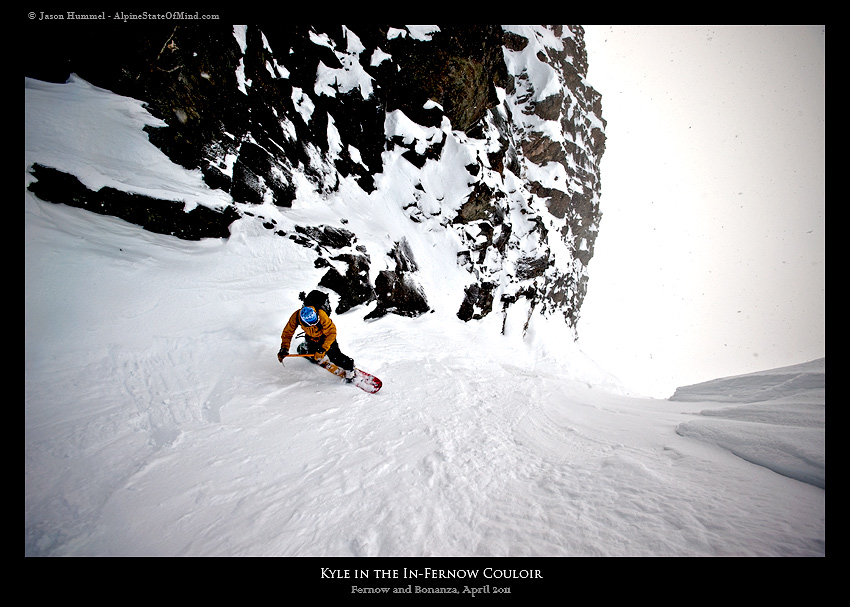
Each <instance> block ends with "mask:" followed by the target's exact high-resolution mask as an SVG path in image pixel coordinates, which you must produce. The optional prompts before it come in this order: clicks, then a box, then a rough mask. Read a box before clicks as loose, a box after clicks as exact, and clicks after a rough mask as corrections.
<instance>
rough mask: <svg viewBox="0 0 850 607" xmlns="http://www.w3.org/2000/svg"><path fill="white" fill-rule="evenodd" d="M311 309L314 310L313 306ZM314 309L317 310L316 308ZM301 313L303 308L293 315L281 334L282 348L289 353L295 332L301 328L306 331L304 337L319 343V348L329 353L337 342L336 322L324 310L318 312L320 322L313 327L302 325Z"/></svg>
mask: <svg viewBox="0 0 850 607" xmlns="http://www.w3.org/2000/svg"><path fill="white" fill-rule="evenodd" d="M310 307H311V308H313V306H310ZM313 309H314V310H316V308H313ZM300 312H301V308H299V309H297V310H295V312H293V313H292V316H290V317H289V322H287V323H286V326H285V327H284V328H283V333H281V334H280V347H281V348H282V349H284V350H286V351H287V352H288V351H289V344H290V343H292V336H293V335H295V331H296V330H297V329H298V327H299V326H300V327H301V328H302V329H304V335H305V336H306V337H307V339H308V340H309V341H314V342H318V343H319V348H320V349H321V350H323V351H325V352H327V350H328V348H330V347H331V345H332V344H333V343H334V342H335V341H336V325H335V324H334V322H333V321H332V320H331V319H330V317H329V316H328V315H327V314H326V313H325V311H324V310H316V314H318V316H319V322H317V323H316V324H315V325H313V326H312V327H310V326H307V325H302V324H301V319H300V317H299V313H300Z"/></svg>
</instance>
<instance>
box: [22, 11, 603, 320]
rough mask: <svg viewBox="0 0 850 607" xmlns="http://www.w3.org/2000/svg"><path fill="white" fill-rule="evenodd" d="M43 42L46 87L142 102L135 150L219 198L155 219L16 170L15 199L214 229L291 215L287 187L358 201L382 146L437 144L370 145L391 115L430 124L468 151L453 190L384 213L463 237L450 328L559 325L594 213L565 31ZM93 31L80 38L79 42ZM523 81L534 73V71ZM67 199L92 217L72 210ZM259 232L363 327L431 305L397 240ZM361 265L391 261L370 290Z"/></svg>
mask: <svg viewBox="0 0 850 607" xmlns="http://www.w3.org/2000/svg"><path fill="white" fill-rule="evenodd" d="M81 27H90V26H88V25H86V26H81ZM91 27H93V26H91ZM65 29H67V28H65ZM55 36H56V37H55V38H54V41H55V42H56V46H55V49H54V52H53V53H52V54H50V55H49V56H45V57H37V56H29V59H28V63H27V75H28V76H31V77H36V78H42V79H46V80H53V81H60V82H64V81H65V80H66V79H67V77H68V75H69V74H70V73H71V72H74V73H76V74H78V75H79V76H80V77H81V78H83V79H85V80H86V81H88V82H90V83H92V84H94V85H96V86H99V87H102V88H107V89H109V90H112V91H114V92H116V93H118V94H121V95H125V96H128V97H132V98H135V99H140V100H142V101H143V102H145V104H146V106H147V108H148V110H149V111H150V112H151V114H153V115H154V116H156V117H157V118H160V119H162V120H163V121H164V122H165V123H166V124H167V126H165V127H161V128H153V127H147V129H146V130H147V132H148V135H149V139H150V141H151V142H152V143H154V144H155V145H156V146H158V147H159V148H160V149H162V150H163V152H164V153H165V154H166V155H168V156H169V158H171V159H172V161H174V162H175V163H177V164H179V165H181V166H183V167H186V168H188V169H199V170H200V171H201V172H202V174H203V176H204V180H205V181H206V183H207V184H208V185H209V186H210V187H212V188H216V189H221V190H223V191H225V192H228V193H229V195H230V196H231V197H232V199H233V202H234V205H233V208H231V209H228V210H226V211H225V212H217V211H213V210H210V209H201V208H200V207H199V208H197V209H195V210H193V211H192V212H191V213H184V212H182V209H180V210H179V212H178V211H166V210H165V209H167V208H169V205H168V204H161V202H162V201H159V202H158V203H157V204H156V205H154V204H146V202H145V201H141V200H139V199H138V197H134V196H131V195H124V197H123V198H122V197H121V196H120V195H119V193H114V192H103V191H102V192H98V193H93V192H81V191H80V188H79V187H77V186H76V185H74V184H70V185H68V190H67V191H68V192H69V194H67V195H64V198H63V195H62V194H61V192H60V188H57V187H56V184H57V183H58V181H61V180H63V179H64V180H68V179H69V177H68V176H64V177H63V176H58V175H56V174H54V173H51V172H50V171H49V170H48V169H46V168H41V167H39V168H35V167H34V168H33V174H34V175H35V176H36V178H37V180H38V181H37V182H36V183H33V184H32V185H31V189H32V190H33V192H35V193H36V195H38V196H39V197H42V198H45V199H46V200H52V201H54V202H67V203H69V204H74V200H76V201H77V202H79V201H82V200H87V201H99V202H100V203H103V202H104V201H105V200H108V201H109V204H106V205H104V206H101V207H100V208H101V209H109V212H111V213H113V214H116V215H118V216H122V217H129V216H132V217H134V218H135V219H128V220H129V221H134V222H137V223H140V225H145V227H147V228H148V229H152V230H154V231H161V232H163V233H173V234H174V235H175V236H179V237H181V238H189V237H191V238H204V237H226V236H227V234H228V232H227V226H228V225H229V223H230V222H232V221H233V220H234V219H236V218H238V217H240V216H243V217H244V216H246V215H247V216H251V213H250V212H249V211H248V212H246V211H245V209H246V208H250V205H257V204H261V203H269V202H270V203H272V204H274V205H276V206H277V207H280V208H281V209H286V208H288V207H290V206H291V205H292V203H293V201H294V200H295V199H296V197H297V196H298V188H299V187H300V186H299V183H301V184H303V183H304V182H306V183H308V184H309V186H310V187H311V188H313V190H314V192H315V193H317V194H318V195H319V196H327V195H330V194H332V193H334V192H336V191H337V190H338V188H339V186H340V181H341V180H343V179H346V178H352V179H353V180H354V181H355V182H356V183H357V184H358V185H359V187H360V188H361V189H362V190H363V191H364V192H366V193H369V192H373V191H374V190H375V188H376V187H377V186H376V180H375V176H376V175H379V174H380V173H382V172H383V171H384V170H385V167H384V160H383V158H384V156H383V155H384V153H385V152H386V151H387V150H392V149H396V148H400V149H402V150H403V157H404V158H405V159H406V160H408V161H409V162H410V163H411V164H412V165H413V166H414V167H417V168H420V169H422V168H423V167H426V165H427V164H428V163H429V162H432V161H435V160H439V159H440V158H441V157H442V156H443V154H445V148H446V146H447V141H446V139H447V136H446V133H445V132H444V133H443V135H442V137H436V138H434V139H433V140H430V141H428V142H426V143H427V144H426V145H423V142H422V141H414V142H410V141H406V140H405V139H404V138H401V137H392V136H388V135H387V133H386V132H385V121H386V118H387V116H388V114H389V113H391V112H395V111H397V110H398V111H401V112H403V113H404V115H405V116H406V117H407V118H409V119H410V120H412V121H413V122H415V123H417V124H419V125H421V126H423V127H426V128H429V127H442V126H444V124H445V121H446V120H448V122H449V123H450V125H451V129H452V131H453V132H456V133H460V134H461V136H462V137H463V138H465V140H467V141H469V142H470V145H475V146H480V147H481V148H482V149H484V150H485V152H484V153H483V154H481V155H479V156H478V159H477V161H476V162H474V163H472V164H469V165H468V166H466V167H465V170H466V172H467V173H468V179H467V184H468V187H469V193H468V195H465V199H464V200H461V201H459V203H458V204H454V203H452V204H451V205H450V206H448V207H446V208H444V207H443V206H440V208H439V209H438V210H436V211H435V210H434V208H433V206H432V208H426V202H427V201H428V200H430V199H433V197H434V194H432V193H431V192H429V191H428V187H429V186H428V185H427V184H425V183H424V182H423V183H420V184H418V185H417V196H415V197H414V199H413V200H408V201H402V202H401V203H400V204H402V205H403V208H404V209H405V212H406V213H407V215H408V217H409V218H410V219H411V221H413V222H417V223H422V224H423V229H429V230H430V229H435V226H438V227H439V229H445V230H453V231H455V232H456V233H457V234H458V236H459V237H460V239H461V241H462V242H463V243H464V246H465V250H463V251H461V253H460V254H459V256H458V263H459V264H460V265H461V266H462V267H464V268H466V269H467V270H468V271H469V285H468V286H467V288H466V289H465V292H464V293H458V311H457V315H458V317H460V318H462V319H463V320H472V319H476V318H482V317H483V316H486V315H487V314H490V313H493V311H494V310H501V311H502V312H504V311H505V310H507V309H509V308H510V306H512V305H513V303H515V302H516V301H518V300H519V299H521V298H524V299H526V300H531V306H530V308H531V309H533V310H537V311H539V312H541V313H546V314H552V313H560V314H563V316H564V318H565V320H566V321H567V323H568V324H571V325H575V322H576V321H577V319H578V313H579V310H580V307H581V302H582V300H583V298H584V293H585V290H586V282H587V276H586V266H587V263H588V261H589V260H590V258H591V257H592V255H593V245H594V241H595V237H596V233H597V231H598V227H599V221H600V217H601V213H600V211H599V198H600V195H601V184H600V171H599V162H600V160H601V157H602V155H603V153H604V149H605V135H604V127H605V121H604V120H603V119H602V116H601V99H600V95H599V94H598V93H597V92H596V91H595V90H593V89H592V88H591V87H590V86H589V85H588V84H587V83H586V82H585V76H586V74H587V57H586V53H585V50H584V40H583V30H582V29H581V27H579V26H530V27H524V28H514V29H512V28H508V27H507V26H506V27H504V28H503V27H501V26H494V25H463V26H452V25H443V26H439V28H438V29H435V30H434V31H430V32H427V33H424V34H423V32H416V31H414V30H413V29H412V28H406V27H405V26H390V25H367V26H364V25H352V26H342V25H287V24H285V23H284V24H281V23H279V22H278V23H274V24H269V25H262V26H256V25H251V26H232V25H228V24H223V23H218V22H204V23H200V24H199V23H197V22H185V23H179V24H177V25H176V26H175V25H174V24H173V23H167V24H163V23H158V22H149V23H145V25H144V26H143V27H138V26H133V25H132V24H130V25H127V26H126V27H108V28H98V29H93V30H92V31H91V32H90V36H87V34H86V32H85V31H81V30H80V29H78V28H75V29H74V32H73V34H71V33H67V32H63V30H62V29H60V28H57V31H56V32H55ZM63 36H64V38H63ZM72 36H73V37H72ZM95 36H96V39H97V40H98V44H97V45H92V44H89V42H88V40H89V39H90V38H93V37H95ZM105 49H106V51H107V52H105ZM36 52H40V51H36ZM57 53H58V54H57ZM532 64H533V65H534V67H535V69H534V70H530V69H528V68H527V66H529V65H532ZM541 71H543V72H545V73H548V74H549V75H550V76H549V79H548V81H540V80H539V79H538V76H537V74H539V73H540V72H541ZM552 83H557V86H552ZM455 139H457V137H456V138H455ZM299 179H300V180H301V181H300V182H299ZM518 183H519V184H520V185H519V186H517V184H518ZM429 197H430V198H429ZM437 204H439V205H449V202H448V201H443V200H439V199H438V203H437ZM237 205H238V206H237ZM79 206H84V207H85V208H89V209H92V210H93V204H91V203H90V202H89V203H86V204H80V205H79ZM140 208H147V209H153V208H156V209H157V212H156V213H153V212H152V211H150V210H148V211H146V212H140V211H138V209H140ZM240 209H241V210H240ZM99 212H100V211H99ZM144 214H147V219H145V221H144V223H142V222H141V219H139V216H140V215H144ZM154 215H156V217H154ZM170 222H173V225H172V226H171V227H170V228H169V226H168V224H169V223H170ZM264 225H265V227H267V228H269V229H270V230H275V233H277V234H279V235H281V236H283V237H286V238H291V239H292V240H294V241H295V242H298V243H300V244H303V245H304V246H309V247H312V248H315V249H316V251H317V254H318V256H317V259H316V267H328V270H327V271H326V273H325V274H324V275H323V277H322V279H321V285H322V286H325V287H327V288H329V289H333V290H334V291H336V292H337V293H338V294H339V295H340V300H339V305H338V310H337V311H338V312H344V311H345V310H348V309H350V308H352V307H354V306H356V305H360V304H366V303H370V302H377V305H376V309H375V310H374V311H373V312H372V313H371V316H372V317H379V316H381V315H383V314H386V313H395V314H401V315H407V316H415V315H418V314H422V313H424V312H427V311H428V310H429V306H428V303H427V301H428V300H427V294H426V293H425V292H424V291H423V289H422V288H421V286H420V285H419V284H418V282H417V279H416V275H417V274H416V273H417V268H416V262H415V260H413V256H412V254H411V253H410V248H409V246H408V245H407V243H405V242H399V243H397V244H396V245H395V247H394V248H393V249H392V250H391V251H366V250H365V248H364V247H362V245H358V244H357V236H356V234H354V233H352V232H347V231H345V230H341V229H339V228H335V227H332V226H300V227H299V228H298V229H297V230H296V231H295V232H294V233H292V232H290V233H287V232H285V231H284V230H281V229H277V226H275V225H274V224H273V223H270V222H266V223H264ZM556 251H557V253H556ZM370 254H371V255H384V254H388V255H390V257H392V258H393V259H394V260H395V262H396V268H395V269H394V270H393V269H388V270H385V271H382V272H379V273H378V274H377V276H376V278H375V284H374V285H373V284H371V283H370V282H369V280H370V279H369V274H370V273H369V269H370V264H371V258H370ZM496 302H500V303H501V306H498V305H495V304H496Z"/></svg>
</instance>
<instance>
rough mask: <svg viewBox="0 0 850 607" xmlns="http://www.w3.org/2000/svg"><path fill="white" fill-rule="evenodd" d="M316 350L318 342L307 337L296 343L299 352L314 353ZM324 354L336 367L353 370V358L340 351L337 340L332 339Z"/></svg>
mask: <svg viewBox="0 0 850 607" xmlns="http://www.w3.org/2000/svg"><path fill="white" fill-rule="evenodd" d="M318 350H319V342H317V341H312V340H310V339H307V340H305V341H304V342H303V343H301V344H299V345H298V353H299V354H315V353H316V352H317V351H318ZM325 354H327V356H328V359H329V360H330V361H331V362H332V363H333V364H335V365H336V366H337V367H340V368H342V369H345V370H346V371H354V360H353V359H352V358H350V357H348V356H346V355H345V354H343V353H342V351H341V350H340V349H339V343H338V342H336V341H334V343H332V344H331V347H330V348H328V351H327V352H326V353H325Z"/></svg>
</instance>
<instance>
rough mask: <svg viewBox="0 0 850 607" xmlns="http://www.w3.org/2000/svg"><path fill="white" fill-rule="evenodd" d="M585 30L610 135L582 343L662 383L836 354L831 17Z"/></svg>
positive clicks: (631, 377)
mask: <svg viewBox="0 0 850 607" xmlns="http://www.w3.org/2000/svg"><path fill="white" fill-rule="evenodd" d="M584 27H585V30H586V37H585V42H586V44H587V52H588V62H589V71H588V82H589V83H590V84H591V85H592V86H593V87H594V88H595V89H596V90H597V91H599V92H600V93H601V94H602V113H603V117H604V118H605V119H606V120H607V122H608V126H607V138H608V139H607V147H606V152H605V155H604V156H603V158H602V165H601V169H602V213H603V216H602V222H601V226H600V234H599V237H598V239H597V242H596V249H595V254H594V257H593V259H592V260H591V262H590V266H589V272H590V283H589V287H588V294H587V298H586V300H585V304H584V306H583V308H582V313H581V320H580V322H579V325H578V329H579V343H580V344H581V346H582V349H583V350H584V351H585V352H586V353H587V354H588V355H590V356H591V357H592V358H594V359H595V360H596V361H597V362H598V363H599V364H600V365H601V366H602V367H604V368H605V369H607V370H608V371H609V372H611V373H612V374H613V375H615V376H617V377H618V378H619V379H620V380H621V381H622V382H623V383H624V384H625V385H626V386H627V387H629V388H631V389H632V390H634V391H636V392H638V393H641V394H643V395H646V396H653V397H662V398H664V397H668V396H670V395H671V394H672V393H673V391H674V390H675V388H676V387H677V386H682V385H687V384H691V383H696V382H700V381H705V380H709V379H714V378H716V377H725V376H729V375H738V374H741V373H748V372H752V371H757V370H761V369H766V368H772V367H779V366H784V365H789V364H795V363H798V362H804V361H807V360H811V359H814V358H820V357H822V356H824V355H825V280H826V279H825V231H826V230H825V182H826V176H825V120H826V98H825V71H826V68H825V59H826V58H825V30H824V27H823V26H809V27H779V26H742V27H732V26H716V27H703V26H700V27H690V26H658V27H637V26H628V27H620V26H584Z"/></svg>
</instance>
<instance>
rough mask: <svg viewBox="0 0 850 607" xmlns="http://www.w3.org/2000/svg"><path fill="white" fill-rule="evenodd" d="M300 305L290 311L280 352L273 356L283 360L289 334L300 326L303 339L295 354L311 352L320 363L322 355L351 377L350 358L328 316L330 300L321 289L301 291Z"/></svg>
mask: <svg viewBox="0 0 850 607" xmlns="http://www.w3.org/2000/svg"><path fill="white" fill-rule="evenodd" d="M301 300H302V301H303V302H304V305H303V306H301V308H300V309H298V310H296V311H295V312H293V313H292V316H290V317H289V322H287V323H286V326H285V327H284V328H283V333H281V335H280V351H279V352H278V353H277V359H278V360H279V361H280V362H281V364H282V363H283V359H284V358H285V357H286V356H287V355H288V354H289V346H290V344H291V343H292V337H293V335H295V331H296V330H297V329H298V327H299V326H300V327H301V328H303V329H304V337H305V338H306V341H305V342H304V343H302V344H299V346H298V353H299V354H313V359H314V361H315V362H316V363H319V364H321V363H322V362H323V361H324V359H325V357H327V359H328V360H329V361H330V362H332V363H333V364H335V365H336V366H337V367H340V368H341V369H343V370H344V371H345V379H346V380H347V381H351V380H352V379H354V376H355V372H354V361H353V360H352V359H351V358H349V357H348V356H346V355H345V354H343V353H342V351H341V350H340V349H339V343H338V342H337V340H336V325H335V324H334V322H333V321H332V320H331V319H330V311H331V306H330V300H329V299H328V296H327V294H326V293H323V292H322V291H318V290H316V291H311V292H310V294H309V295H307V297H304V293H303V292H302V293H301Z"/></svg>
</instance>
